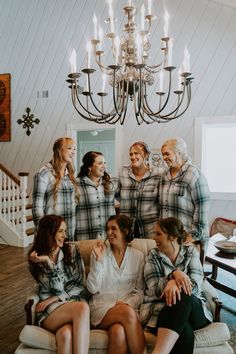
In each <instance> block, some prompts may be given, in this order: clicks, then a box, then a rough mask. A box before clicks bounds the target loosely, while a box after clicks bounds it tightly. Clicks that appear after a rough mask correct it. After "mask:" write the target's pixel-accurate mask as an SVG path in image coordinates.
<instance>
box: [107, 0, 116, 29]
mask: <svg viewBox="0 0 236 354" xmlns="http://www.w3.org/2000/svg"><path fill="white" fill-rule="evenodd" d="M108 5H109V10H108V14H109V19H110V26H111V33H114V32H115V28H114V14H113V8H112V0H108Z"/></svg>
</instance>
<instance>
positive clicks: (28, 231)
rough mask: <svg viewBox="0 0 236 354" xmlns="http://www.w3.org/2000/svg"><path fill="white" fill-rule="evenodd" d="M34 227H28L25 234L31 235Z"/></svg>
mask: <svg viewBox="0 0 236 354" xmlns="http://www.w3.org/2000/svg"><path fill="white" fill-rule="evenodd" d="M34 230H35V229H34V227H32V228H30V229H27V230H26V231H25V232H26V235H27V236H31V235H34Z"/></svg>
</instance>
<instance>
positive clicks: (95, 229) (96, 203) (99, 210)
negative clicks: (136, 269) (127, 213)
mask: <svg viewBox="0 0 236 354" xmlns="http://www.w3.org/2000/svg"><path fill="white" fill-rule="evenodd" d="M82 162H83V164H82V166H81V169H80V172H79V174H78V191H79V201H78V204H77V206H76V232H75V238H76V239H77V240H81V239H96V238H103V239H104V238H105V235H106V231H105V225H106V220H107V219H108V217H109V216H110V215H113V214H115V189H116V185H117V183H116V179H115V178H114V177H111V176H110V175H109V174H108V173H107V171H106V162H105V158H104V156H103V154H102V153H101V152H98V151H89V152H87V153H86V154H85V155H84V157H83V160H82Z"/></svg>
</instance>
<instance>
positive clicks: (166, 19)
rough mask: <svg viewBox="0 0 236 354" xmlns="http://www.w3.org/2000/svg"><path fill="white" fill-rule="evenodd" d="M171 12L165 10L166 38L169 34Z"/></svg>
mask: <svg viewBox="0 0 236 354" xmlns="http://www.w3.org/2000/svg"><path fill="white" fill-rule="evenodd" d="M169 18H170V16H169V13H168V11H167V10H165V13H164V38H166V37H168V36H169Z"/></svg>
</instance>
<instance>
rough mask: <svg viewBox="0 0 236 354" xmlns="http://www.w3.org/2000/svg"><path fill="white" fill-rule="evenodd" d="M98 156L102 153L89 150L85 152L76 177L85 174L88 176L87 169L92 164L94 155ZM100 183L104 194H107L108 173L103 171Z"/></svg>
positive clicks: (109, 179) (81, 176)
mask: <svg viewBox="0 0 236 354" xmlns="http://www.w3.org/2000/svg"><path fill="white" fill-rule="evenodd" d="M98 156H103V154H102V153H101V152H98V151H89V152H87V153H86V154H85V155H84V157H83V159H82V162H83V165H82V166H81V168H80V171H79V174H78V177H79V178H83V177H85V176H87V177H89V173H90V172H89V169H90V167H92V165H93V164H94V162H95V159H96V157H98ZM102 185H103V188H104V192H105V194H109V193H110V188H111V177H110V175H109V174H108V173H107V172H106V171H105V172H104V175H103V176H102Z"/></svg>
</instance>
